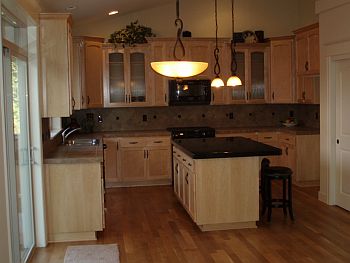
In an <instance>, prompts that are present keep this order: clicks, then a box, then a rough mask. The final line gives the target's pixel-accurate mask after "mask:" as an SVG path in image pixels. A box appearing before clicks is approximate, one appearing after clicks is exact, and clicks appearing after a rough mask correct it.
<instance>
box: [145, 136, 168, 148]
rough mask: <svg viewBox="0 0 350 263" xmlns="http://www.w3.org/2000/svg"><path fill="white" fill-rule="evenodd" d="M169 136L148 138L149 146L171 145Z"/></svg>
mask: <svg viewBox="0 0 350 263" xmlns="http://www.w3.org/2000/svg"><path fill="white" fill-rule="evenodd" d="M169 145H170V138H169V137H155V138H152V139H148V140H147V146H169Z"/></svg>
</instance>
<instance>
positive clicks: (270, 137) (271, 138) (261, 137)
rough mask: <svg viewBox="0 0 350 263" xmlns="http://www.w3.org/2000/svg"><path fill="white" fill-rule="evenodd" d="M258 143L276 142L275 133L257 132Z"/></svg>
mask: <svg viewBox="0 0 350 263" xmlns="http://www.w3.org/2000/svg"><path fill="white" fill-rule="evenodd" d="M258 141H259V142H264V143H267V144H268V143H269V142H276V141H278V136H277V133H276V132H259V133H258Z"/></svg>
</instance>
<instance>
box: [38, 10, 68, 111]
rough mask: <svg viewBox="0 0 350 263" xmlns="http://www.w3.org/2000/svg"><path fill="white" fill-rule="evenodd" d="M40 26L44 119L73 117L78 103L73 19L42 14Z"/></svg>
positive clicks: (61, 15)
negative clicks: (74, 88) (74, 94)
mask: <svg viewBox="0 0 350 263" xmlns="http://www.w3.org/2000/svg"><path fill="white" fill-rule="evenodd" d="M39 23H40V60H41V82H42V89H43V91H42V92H41V94H42V117H45V118H46V117H69V116H70V115H71V113H72V106H73V104H74V102H73V99H72V94H71V89H72V70H73V69H72V66H73V65H72V59H73V58H72V56H73V52H72V51H73V44H72V32H71V31H72V28H71V27H72V25H71V24H72V17H71V15H70V14H48V13H41V14H40V16H39Z"/></svg>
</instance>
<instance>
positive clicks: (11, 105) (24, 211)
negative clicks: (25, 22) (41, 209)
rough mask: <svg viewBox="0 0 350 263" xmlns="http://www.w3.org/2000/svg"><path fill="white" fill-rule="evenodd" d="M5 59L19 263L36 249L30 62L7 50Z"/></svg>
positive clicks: (13, 227)
mask: <svg viewBox="0 0 350 263" xmlns="http://www.w3.org/2000/svg"><path fill="white" fill-rule="evenodd" d="M3 59H4V89H5V94H6V116H7V118H8V119H7V126H6V137H7V139H8V145H7V151H8V157H9V184H10V202H11V213H12V214H11V217H12V218H11V231H12V237H13V240H12V242H13V251H14V258H15V259H16V262H18V261H19V259H20V262H25V261H26V259H27V257H28V255H29V253H30V252H31V250H32V249H33V247H34V222H33V201H32V177H31V163H30V143H29V124H28V123H29V122H28V90H27V79H28V78H27V59H26V57H22V56H20V55H17V54H15V53H13V52H12V51H10V49H8V48H4V50H3ZM18 251H20V254H19V255H18Z"/></svg>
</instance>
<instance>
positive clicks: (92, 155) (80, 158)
mask: <svg viewBox="0 0 350 263" xmlns="http://www.w3.org/2000/svg"><path fill="white" fill-rule="evenodd" d="M215 130H216V134H227V133H243V132H284V133H289V134H294V135H312V134H319V133H320V130H319V129H315V128H307V127H298V126H296V127H291V128H286V127H232V128H215ZM149 136H170V132H169V131H167V130H165V129H164V130H146V131H141V130H132V131H115V132H96V133H88V134H79V135H77V136H76V137H75V138H99V139H102V138H119V137H149ZM91 162H103V143H102V142H101V143H100V145H99V146H73V147H72V146H64V145H60V146H58V147H57V148H56V149H55V151H53V152H52V153H50V154H49V155H48V156H47V157H46V158H44V163H46V164H50V163H54V164H58V163H67V164H69V163H91Z"/></svg>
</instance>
